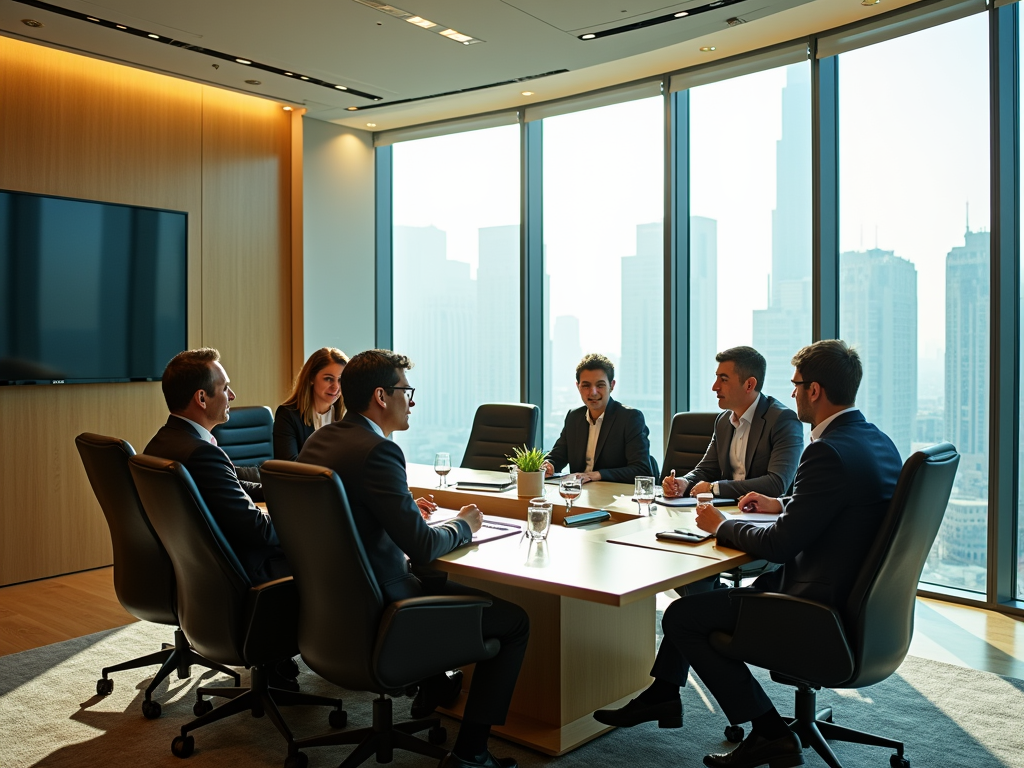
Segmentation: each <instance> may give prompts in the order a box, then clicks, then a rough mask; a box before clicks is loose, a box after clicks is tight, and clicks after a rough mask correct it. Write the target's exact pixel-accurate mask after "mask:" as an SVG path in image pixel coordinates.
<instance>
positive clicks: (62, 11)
mask: <svg viewBox="0 0 1024 768" xmlns="http://www.w3.org/2000/svg"><path fill="white" fill-rule="evenodd" d="M14 2H16V3H20V4H22V5H28V6H31V7H33V8H39V9H40V10H43V11H49V12H50V13H56V14H59V15H61V16H67V17H68V18H72V19H78V20H79V21H86V22H88V23H89V24H96V25H99V26H102V27H107V28H108V29H111V30H113V31H115V32H123V33H125V34H129V35H135V36H136V37H145V38H148V39H150V40H155V41H156V42H158V43H165V44H166V45H172V46H174V47H175V48H182V49H184V50H187V51H192V52H194V53H202V54H204V55H206V56H212V57H213V58H215V59H222V60H224V61H230V62H233V63H237V64H241V65H243V66H246V67H251V68H253V69H262V70H263V71H264V72H270V73H272V74H275V75H281V76H282V77H292V78H298V79H300V80H303V81H304V82H307V83H312V84H313V85H319V86H321V87H323V88H330V89H331V90H339V91H344V92H345V93H350V94H352V95H353V96H360V97H362V98H364V99H369V100H371V101H383V99H384V97H383V96H375V95H373V94H372V93H366V92H364V91H358V90H356V89H355V88H349V87H348V86H344V85H339V84H338V83H329V82H327V81H326V80H321V79H319V78H317V77H308V76H306V75H300V74H298V73H296V72H289V71H287V70H284V69H281V68H280V67H272V66H270V65H269V64H260V63H259V62H258V61H251V60H249V59H245V58H242V57H240V56H235V55H234V54H230V53H221V52H220V51H214V50H212V49H210V48H202V47H201V46H198V45H191V44H190V43H186V42H183V41H181V40H174V39H173V38H170V37H166V36H165V35H158V34H156V33H155V32H149V31H147V30H144V29H138V28H136V27H129V26H127V25H125V24H118V23H117V22H114V21H108V20H106V19H101V18H98V17H96V16H89V15H88V14H85V13H78V12H77V11H72V10H69V9H67V8H61V7H60V6H59V5H51V4H50V3H46V2H43V0H14Z"/></svg>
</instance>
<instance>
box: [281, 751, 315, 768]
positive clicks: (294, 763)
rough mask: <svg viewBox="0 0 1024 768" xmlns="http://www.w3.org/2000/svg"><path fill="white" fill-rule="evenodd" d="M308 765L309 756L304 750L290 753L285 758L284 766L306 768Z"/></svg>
mask: <svg viewBox="0 0 1024 768" xmlns="http://www.w3.org/2000/svg"><path fill="white" fill-rule="evenodd" d="M307 765H309V758H308V757H306V755H305V754H303V753H302V752H296V753H295V754H294V755H288V757H286V758H285V759H284V768H306V766H307Z"/></svg>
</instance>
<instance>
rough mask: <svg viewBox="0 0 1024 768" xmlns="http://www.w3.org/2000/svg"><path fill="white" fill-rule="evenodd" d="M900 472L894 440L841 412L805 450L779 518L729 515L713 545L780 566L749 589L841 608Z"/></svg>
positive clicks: (859, 415) (858, 416) (856, 414)
mask: <svg viewBox="0 0 1024 768" xmlns="http://www.w3.org/2000/svg"><path fill="white" fill-rule="evenodd" d="M902 469H903V462H902V461H901V460H900V455H899V452H898V451H897V450H896V446H895V445H893V443H892V440H890V439H889V438H888V437H887V436H886V435H885V434H884V433H882V432H881V431H880V430H879V429H878V427H876V426H875V425H874V424H869V423H868V422H867V421H865V419H864V415H863V414H862V413H861V412H860V411H852V412H850V413H844V414H843V415H842V416H839V417H838V418H836V419H835V420H834V421H833V422H832V423H831V424H829V425H828V427H827V428H826V429H825V433H824V434H823V435H822V437H821V439H819V440H816V441H815V442H813V443H811V444H810V445H809V446H807V448H805V449H804V453H803V456H802V457H801V458H800V466H799V467H797V470H796V482H795V483H794V485H793V496H792V497H791V498H790V499H789V500H788V501H786V502H784V507H785V508H784V511H783V512H782V514H780V515H779V518H778V520H777V521H776V522H775V523H773V524H772V525H769V526H767V527H759V526H758V525H756V524H754V523H744V522H741V521H738V520H727V521H726V522H724V523H722V525H721V526H720V527H719V529H718V543H719V544H722V545H724V546H727V547H735V548H737V549H742V550H743V551H745V552H749V553H750V554H751V555H753V556H754V557H757V558H761V559H764V560H768V561H770V562H773V563H783V566H782V567H781V568H779V569H778V570H777V571H773V572H770V573H764V574H762V575H761V576H759V577H758V578H757V580H756V581H755V582H754V585H753V586H754V588H756V589H760V590H764V591H768V592H784V593H786V594H790V595H794V596H799V597H805V598H807V599H809V600H815V601H817V602H820V603H824V604H825V605H829V606H831V607H834V608H838V607H841V606H842V605H843V604H844V603H845V601H846V598H847V597H848V596H849V594H850V589H851V588H852V586H853V580H854V579H855V578H856V576H857V572H858V571H859V570H860V566H861V563H862V562H863V561H864V558H865V557H866V556H867V552H868V549H869V548H870V546H871V543H872V541H873V540H874V537H875V532H876V530H877V528H878V525H879V522H880V521H881V519H882V517H883V515H884V514H885V511H886V509H887V508H888V506H889V502H890V500H891V499H892V495H893V493H894V492H895V490H896V481H897V480H898V479H899V475H900V471H901V470H902Z"/></svg>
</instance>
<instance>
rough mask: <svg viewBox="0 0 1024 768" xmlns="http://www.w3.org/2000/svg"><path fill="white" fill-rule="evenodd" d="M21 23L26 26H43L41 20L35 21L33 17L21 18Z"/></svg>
mask: <svg viewBox="0 0 1024 768" xmlns="http://www.w3.org/2000/svg"><path fill="white" fill-rule="evenodd" d="M21 23H22V24H24V25H25V26H26V27H36V28H37V29H38V28H39V27H41V26H43V22H41V21H36V20H35V19H22V20H21Z"/></svg>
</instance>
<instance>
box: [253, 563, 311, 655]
mask: <svg viewBox="0 0 1024 768" xmlns="http://www.w3.org/2000/svg"><path fill="white" fill-rule="evenodd" d="M246 608H247V610H248V615H249V623H248V627H247V628H246V631H245V641H244V644H243V653H244V655H245V659H246V661H248V662H249V663H250V664H262V663H269V662H275V661H280V660H281V659H286V658H288V657H290V656H294V655H296V654H297V653H298V652H299V645H298V641H297V640H296V632H297V630H298V626H299V592H298V590H297V589H296V588H295V582H294V581H293V580H292V577H291V576H286V577H284V578H283V579H274V580H273V581H268V582H265V583H263V584H258V585H257V586H254V587H252V588H251V589H250V590H249V601H248V605H247V606H246Z"/></svg>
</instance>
